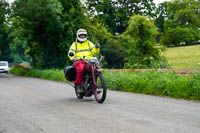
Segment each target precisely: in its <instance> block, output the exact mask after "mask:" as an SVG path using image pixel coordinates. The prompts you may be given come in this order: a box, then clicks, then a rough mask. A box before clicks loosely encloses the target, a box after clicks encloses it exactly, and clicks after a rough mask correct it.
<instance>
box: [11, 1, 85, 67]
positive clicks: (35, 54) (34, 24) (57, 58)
mask: <svg viewBox="0 0 200 133" xmlns="http://www.w3.org/2000/svg"><path fill="white" fill-rule="evenodd" d="M12 8H13V15H12V18H13V19H12V20H13V21H14V22H13V27H14V28H16V29H17V28H18V27H20V29H19V30H20V31H21V34H22V35H24V36H22V37H21V38H19V37H18V36H17V35H15V36H13V38H14V39H13V46H15V45H17V46H18V47H20V46H19V44H17V43H18V42H19V41H17V40H16V38H18V40H20V41H22V42H23V43H24V45H26V44H27V46H26V47H27V48H28V49H29V50H27V51H26V52H25V53H26V54H27V55H29V56H30V57H31V58H32V65H33V66H34V67H36V68H62V67H64V66H65V65H67V64H69V60H68V58H67V51H68V49H69V47H70V45H71V43H72V42H73V41H74V40H75V38H76V31H77V30H78V29H79V28H85V27H87V23H88V20H87V17H86V16H84V13H83V11H82V8H81V3H80V1H79V0H71V1H69V0H43V1H41V0H34V1H33V0H16V1H15V2H14V3H13V5H12ZM74 18H76V19H74ZM13 32H16V31H13ZM11 36H12V35H11ZM22 45H23V44H22ZM49 55H51V56H49Z"/></svg>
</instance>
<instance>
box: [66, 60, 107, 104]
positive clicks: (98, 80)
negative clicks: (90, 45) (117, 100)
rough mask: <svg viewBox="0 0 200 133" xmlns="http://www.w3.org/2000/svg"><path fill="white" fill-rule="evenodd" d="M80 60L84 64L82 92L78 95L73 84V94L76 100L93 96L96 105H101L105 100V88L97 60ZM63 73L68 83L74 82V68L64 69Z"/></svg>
mask: <svg viewBox="0 0 200 133" xmlns="http://www.w3.org/2000/svg"><path fill="white" fill-rule="evenodd" d="M80 60H83V61H84V62H85V64H86V68H85V69H86V71H85V73H84V76H83V83H82V85H81V87H82V88H81V89H82V90H83V92H81V93H79V91H78V90H77V88H76V87H75V86H74V84H71V85H72V86H73V87H74V88H75V94H76V96H77V98H78V99H83V97H91V96H92V95H94V96H95V99H96V101H97V102H98V103H103V102H104V100H105V99H106V94H107V88H106V80H105V78H104V76H103V74H102V72H101V69H100V66H99V61H98V59H97V58H96V57H92V58H91V59H89V60H85V59H80ZM100 60H101V59H100ZM64 73H65V77H66V79H67V80H68V81H71V82H72V81H75V79H76V69H75V67H74V66H68V67H66V68H65V69H64Z"/></svg>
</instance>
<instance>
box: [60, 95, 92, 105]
mask: <svg viewBox="0 0 200 133" xmlns="http://www.w3.org/2000/svg"><path fill="white" fill-rule="evenodd" d="M57 101H58V102H61V103H65V104H68V103H90V102H96V101H95V99H94V98H93V97H91V98H83V99H77V98H76V97H75V96H74V98H65V99H58V100H57Z"/></svg>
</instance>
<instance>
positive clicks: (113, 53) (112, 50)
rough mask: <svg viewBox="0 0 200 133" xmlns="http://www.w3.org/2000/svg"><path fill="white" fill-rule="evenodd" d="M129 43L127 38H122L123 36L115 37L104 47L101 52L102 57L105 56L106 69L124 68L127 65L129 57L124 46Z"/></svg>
mask: <svg viewBox="0 0 200 133" xmlns="http://www.w3.org/2000/svg"><path fill="white" fill-rule="evenodd" d="M127 41H128V39H127V38H122V37H121V36H113V37H111V38H110V39H109V40H107V42H106V43H105V45H103V46H102V48H101V51H102V55H103V56H105V61H106V64H105V65H104V67H106V68H124V64H125V63H126V60H125V58H126V57H127V48H126V47H124V46H123V45H126V42H127Z"/></svg>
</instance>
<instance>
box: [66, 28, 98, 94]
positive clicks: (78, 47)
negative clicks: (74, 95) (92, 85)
mask: <svg viewBox="0 0 200 133" xmlns="http://www.w3.org/2000/svg"><path fill="white" fill-rule="evenodd" d="M87 38H88V34H87V30H85V29H79V30H78V31H77V39H76V42H74V43H73V44H72V45H71V47H70V49H69V52H68V56H69V59H70V60H71V61H73V62H74V66H75V68H76V80H75V88H77V90H78V91H79V92H80V93H81V92H83V90H82V89H81V84H82V82H83V74H84V71H85V62H84V61H83V60H80V59H83V58H84V59H86V60H87V59H90V58H92V57H93V56H95V55H97V54H99V52H100V45H99V43H96V44H95V45H94V44H93V43H92V42H90V41H89V40H88V39H87Z"/></svg>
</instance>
